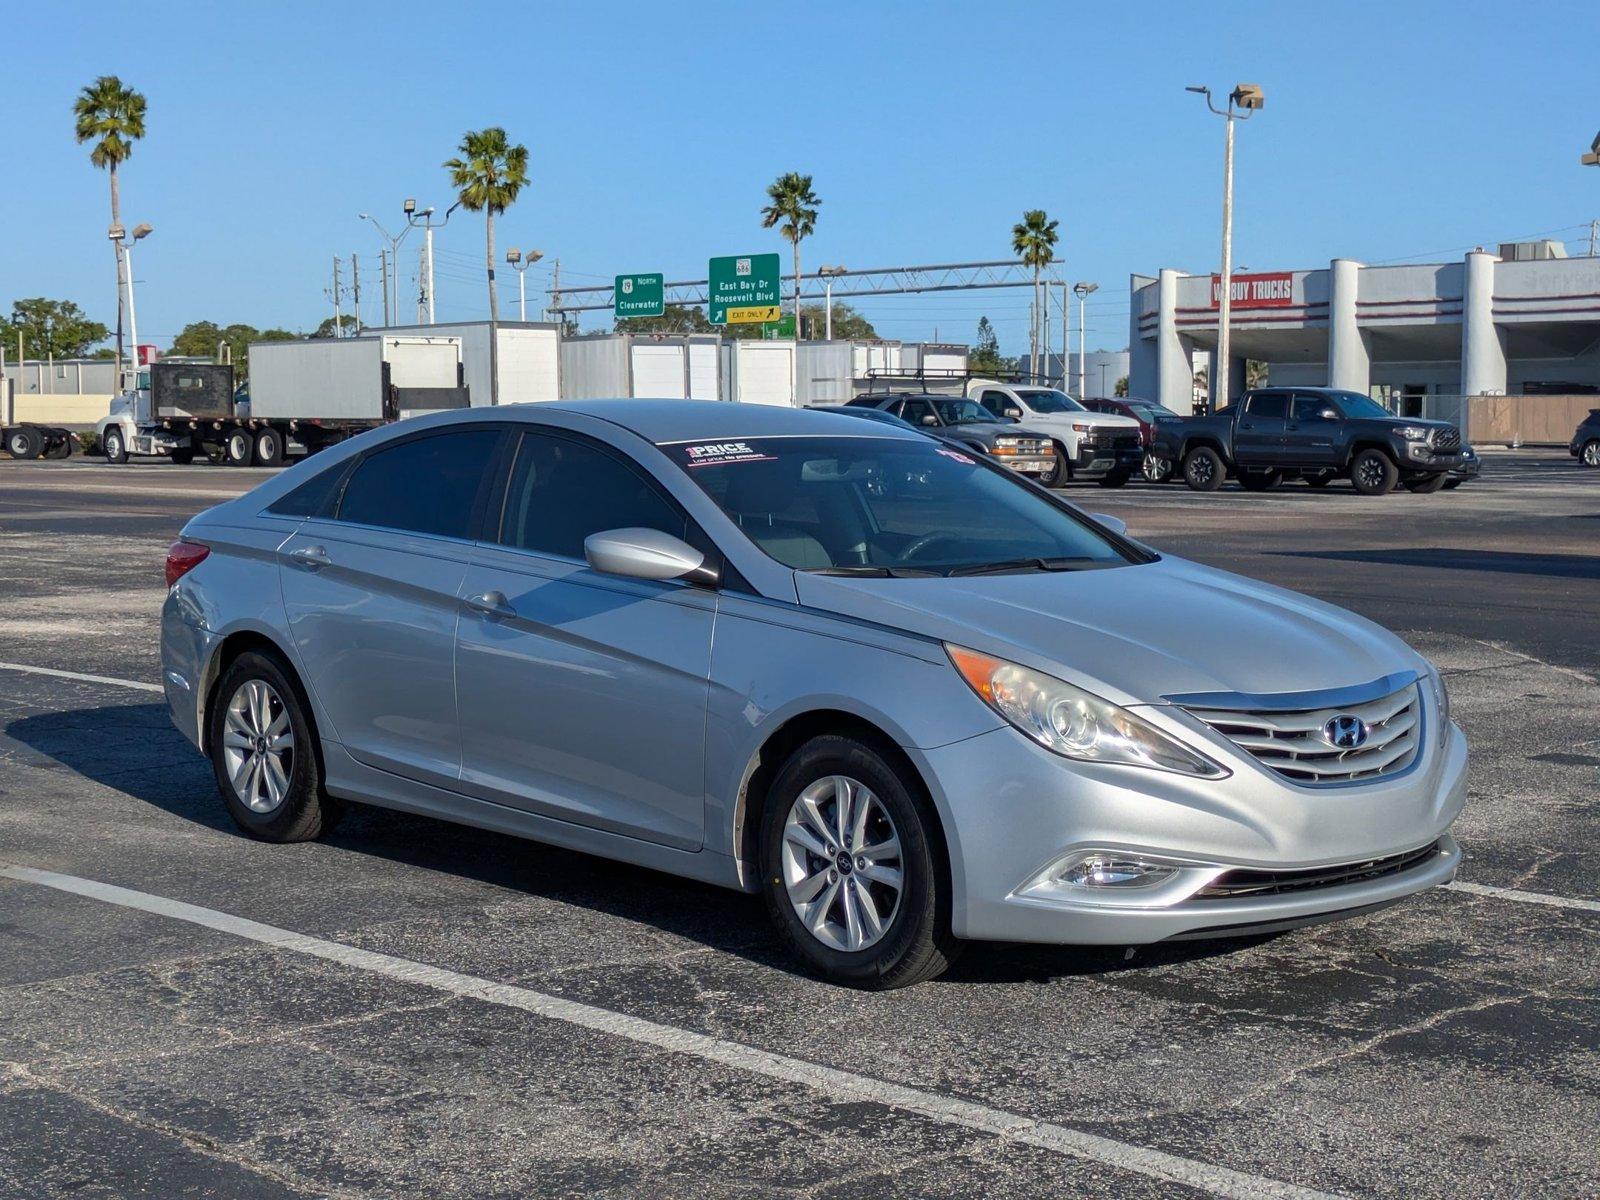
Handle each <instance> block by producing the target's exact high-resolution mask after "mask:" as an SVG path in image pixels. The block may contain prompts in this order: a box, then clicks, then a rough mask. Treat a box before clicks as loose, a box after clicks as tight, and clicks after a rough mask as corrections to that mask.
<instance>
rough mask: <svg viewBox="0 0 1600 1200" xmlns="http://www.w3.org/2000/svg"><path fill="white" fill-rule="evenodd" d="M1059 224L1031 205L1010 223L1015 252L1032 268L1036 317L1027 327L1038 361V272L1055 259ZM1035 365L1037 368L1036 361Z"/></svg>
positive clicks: (1033, 356) (1031, 353) (1031, 354)
mask: <svg viewBox="0 0 1600 1200" xmlns="http://www.w3.org/2000/svg"><path fill="white" fill-rule="evenodd" d="M1059 224H1060V222H1059V221H1052V220H1051V219H1050V218H1049V216H1048V215H1047V214H1046V213H1045V211H1044V209H1042V208H1030V209H1029V210H1028V211H1027V212H1025V213H1023V214H1022V220H1020V221H1018V222H1017V223H1016V224H1015V225H1013V226H1012V227H1011V250H1012V253H1014V254H1015V255H1016V256H1017V257H1018V258H1020V259H1021V260H1022V262H1023V265H1024V266H1029V267H1032V268H1033V312H1034V318H1033V326H1032V328H1031V329H1029V331H1028V355H1029V358H1030V359H1031V361H1032V362H1034V363H1035V364H1037V363H1038V361H1039V325H1040V320H1041V313H1042V312H1043V310H1042V308H1041V307H1040V304H1039V276H1040V274H1041V273H1042V272H1043V271H1044V269H1045V268H1046V267H1048V266H1049V265H1050V264H1051V263H1052V262H1054V261H1055V257H1056V253H1055V246H1056V241H1057V235H1056V226H1057V225H1059ZM1034 369H1035V370H1037V369H1038V367H1037V365H1036V366H1035V367H1034Z"/></svg>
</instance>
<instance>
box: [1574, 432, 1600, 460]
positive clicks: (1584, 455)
mask: <svg viewBox="0 0 1600 1200" xmlns="http://www.w3.org/2000/svg"><path fill="white" fill-rule="evenodd" d="M1578 461H1580V462H1581V463H1583V465H1584V466H1586V467H1600V438H1591V439H1590V440H1589V441H1587V442H1585V443H1584V444H1583V450H1582V451H1580V452H1579V454H1578Z"/></svg>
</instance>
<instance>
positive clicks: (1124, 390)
mask: <svg viewBox="0 0 1600 1200" xmlns="http://www.w3.org/2000/svg"><path fill="white" fill-rule="evenodd" d="M1111 394H1112V395H1113V396H1126V395H1127V394H1128V377H1127V376H1126V375H1124V376H1122V377H1121V378H1119V379H1118V380H1117V382H1116V385H1115V386H1114V387H1113V388H1112V389H1111Z"/></svg>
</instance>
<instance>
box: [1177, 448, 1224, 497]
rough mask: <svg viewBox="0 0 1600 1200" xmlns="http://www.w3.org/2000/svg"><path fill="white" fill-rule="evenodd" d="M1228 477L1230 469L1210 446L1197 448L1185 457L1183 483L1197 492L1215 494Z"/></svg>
mask: <svg viewBox="0 0 1600 1200" xmlns="http://www.w3.org/2000/svg"><path fill="white" fill-rule="evenodd" d="M1227 477H1228V468H1227V466H1226V464H1224V463H1223V461H1222V455H1220V454H1218V453H1217V452H1216V451H1215V450H1213V449H1212V448H1211V447H1210V446H1196V447H1195V448H1194V449H1193V450H1191V451H1189V453H1188V454H1186V455H1184V456H1183V481H1184V482H1185V483H1187V484H1188V485H1189V486H1190V487H1191V488H1193V489H1194V490H1195V491H1197V492H1214V491H1216V490H1217V489H1218V488H1219V487H1221V486H1222V482H1223V480H1225V479H1227Z"/></svg>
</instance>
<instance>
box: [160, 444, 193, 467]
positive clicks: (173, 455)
mask: <svg viewBox="0 0 1600 1200" xmlns="http://www.w3.org/2000/svg"><path fill="white" fill-rule="evenodd" d="M167 457H168V458H170V459H172V461H173V462H175V463H177V464H178V465H179V466H180V467H186V466H188V465H189V464H190V463H192V462H193V461H194V447H193V446H186V447H184V448H183V449H182V450H173V451H170V452H169V453H168V455H167Z"/></svg>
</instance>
